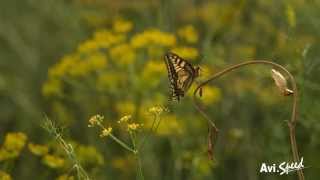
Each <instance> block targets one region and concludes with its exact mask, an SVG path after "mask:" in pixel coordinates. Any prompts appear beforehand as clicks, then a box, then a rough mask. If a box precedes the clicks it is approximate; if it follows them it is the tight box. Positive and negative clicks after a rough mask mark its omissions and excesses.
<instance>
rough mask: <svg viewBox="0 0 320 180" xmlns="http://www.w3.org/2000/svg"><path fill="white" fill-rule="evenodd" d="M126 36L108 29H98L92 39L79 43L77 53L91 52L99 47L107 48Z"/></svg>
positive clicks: (121, 40)
mask: <svg viewBox="0 0 320 180" xmlns="http://www.w3.org/2000/svg"><path fill="white" fill-rule="evenodd" d="M125 39H126V36H125V35H124V34H121V33H115V32H112V31H110V30H105V29H104V30H99V31H97V32H96V33H95V34H94V37H93V38H92V39H89V40H87V41H85V42H83V43H81V44H80V45H79V47H78V52H79V53H91V52H94V51H97V50H100V49H105V48H109V47H111V46H112V45H115V44H118V43H121V42H123V41H124V40H125Z"/></svg>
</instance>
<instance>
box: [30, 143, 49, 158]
mask: <svg viewBox="0 0 320 180" xmlns="http://www.w3.org/2000/svg"><path fill="white" fill-rule="evenodd" d="M28 148H29V150H30V151H31V152H32V153H33V154H35V155H37V156H43V155H45V154H47V153H48V151H49V149H48V146H46V145H40V144H33V143H29V144H28Z"/></svg>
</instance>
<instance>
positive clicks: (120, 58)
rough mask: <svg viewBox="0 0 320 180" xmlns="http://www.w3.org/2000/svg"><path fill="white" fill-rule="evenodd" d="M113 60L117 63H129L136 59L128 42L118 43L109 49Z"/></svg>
mask: <svg viewBox="0 0 320 180" xmlns="http://www.w3.org/2000/svg"><path fill="white" fill-rule="evenodd" d="M110 55H111V57H112V59H113V61H114V62H115V63H116V64H119V65H129V64H132V63H134V61H135V60H136V53H135V51H134V49H133V48H132V47H131V46H130V45H129V44H119V45H117V46H115V47H113V48H111V49H110Z"/></svg>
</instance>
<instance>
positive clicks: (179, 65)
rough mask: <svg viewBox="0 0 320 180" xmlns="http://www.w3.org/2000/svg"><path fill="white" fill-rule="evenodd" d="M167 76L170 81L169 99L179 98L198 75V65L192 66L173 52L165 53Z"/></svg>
mask: <svg viewBox="0 0 320 180" xmlns="http://www.w3.org/2000/svg"><path fill="white" fill-rule="evenodd" d="M165 62H166V67H167V70H168V78H169V81H170V91H171V96H170V99H171V100H177V101H179V100H180V97H183V96H184V94H185V93H186V92H187V91H188V89H189V88H190V86H191V85H192V83H193V81H194V79H195V78H197V77H198V76H199V67H194V66H192V65H191V64H190V63H189V62H187V61H186V60H184V59H182V58H181V57H179V56H178V55H176V54H174V53H171V52H169V53H167V54H166V55H165Z"/></svg>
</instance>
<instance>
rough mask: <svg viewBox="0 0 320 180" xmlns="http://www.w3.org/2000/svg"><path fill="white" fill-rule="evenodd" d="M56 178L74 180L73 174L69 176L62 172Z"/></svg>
mask: <svg viewBox="0 0 320 180" xmlns="http://www.w3.org/2000/svg"><path fill="white" fill-rule="evenodd" d="M56 180H74V177H73V176H69V175H68V174H62V175H60V176H59V177H57V178H56Z"/></svg>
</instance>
